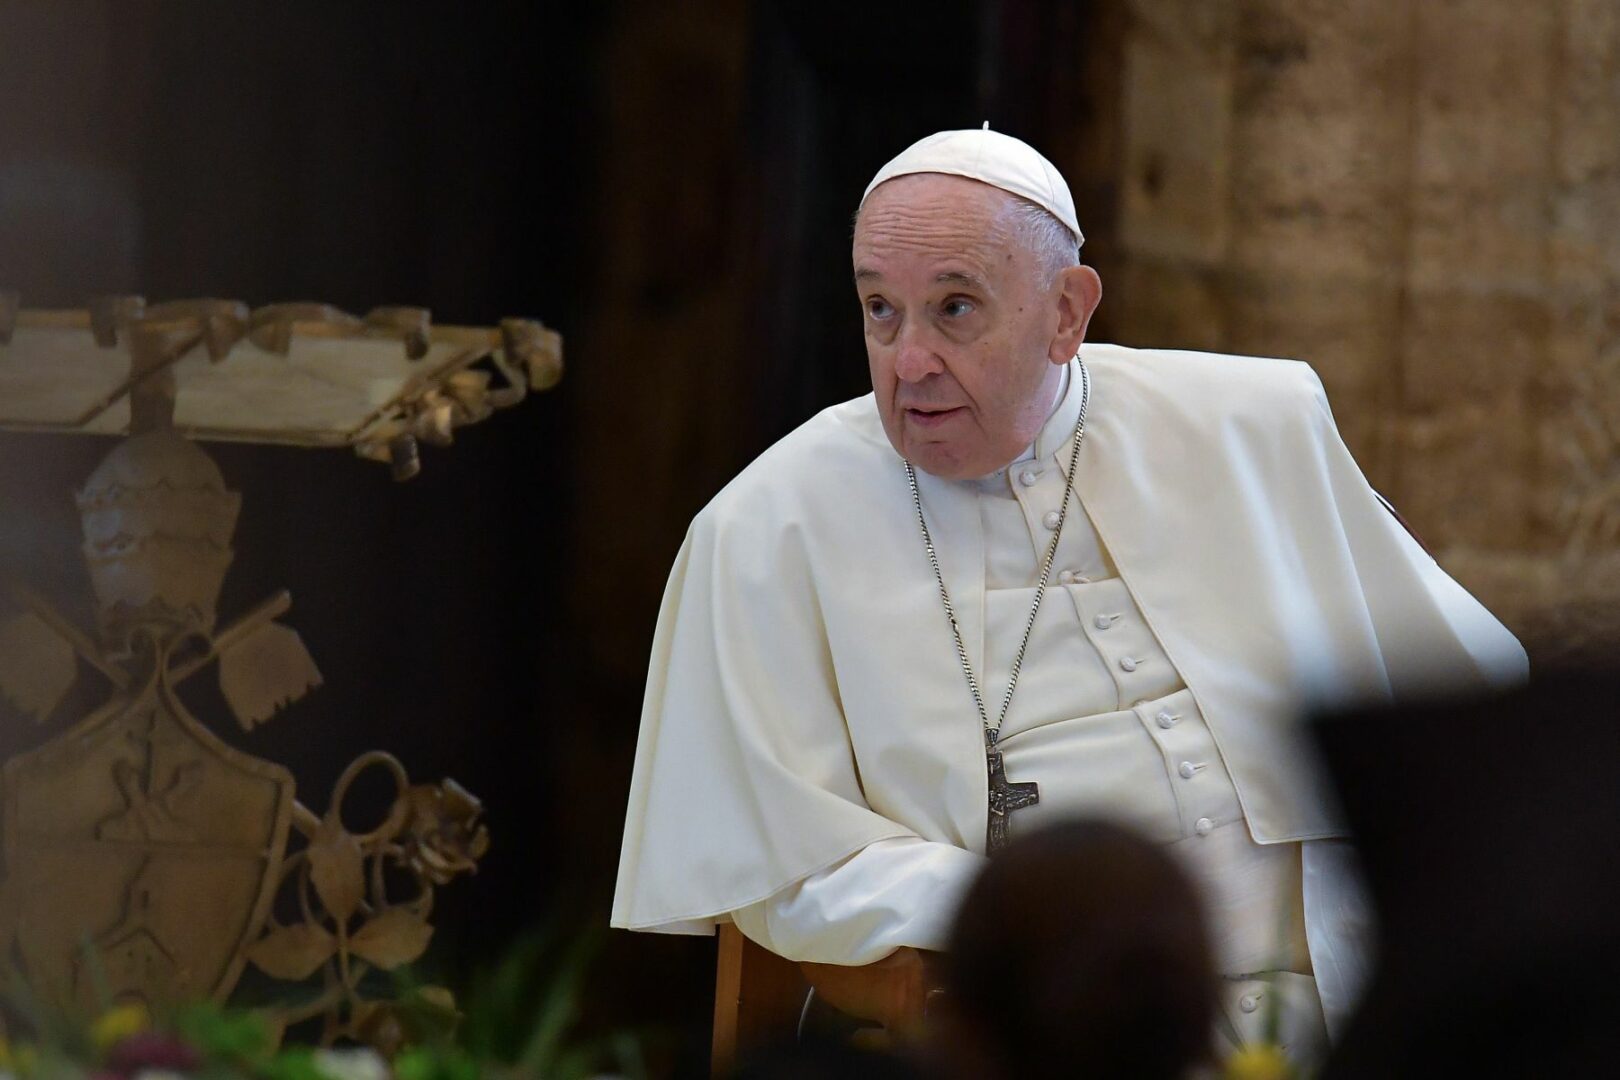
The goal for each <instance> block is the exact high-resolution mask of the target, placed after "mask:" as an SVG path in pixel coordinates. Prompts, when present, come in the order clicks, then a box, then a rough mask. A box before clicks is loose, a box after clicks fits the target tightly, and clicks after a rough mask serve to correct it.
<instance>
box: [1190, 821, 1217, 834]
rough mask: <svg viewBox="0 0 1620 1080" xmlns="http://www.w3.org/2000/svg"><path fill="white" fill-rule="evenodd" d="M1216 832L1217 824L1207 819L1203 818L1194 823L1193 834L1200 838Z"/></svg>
mask: <svg viewBox="0 0 1620 1080" xmlns="http://www.w3.org/2000/svg"><path fill="white" fill-rule="evenodd" d="M1214 831H1215V823H1214V822H1213V821H1211V820H1209V818H1207V817H1201V818H1199V819H1198V820H1197V821H1195V822H1193V832H1195V833H1197V834H1198V835H1199V836H1208V835H1209V834H1210V833H1212V832H1214Z"/></svg>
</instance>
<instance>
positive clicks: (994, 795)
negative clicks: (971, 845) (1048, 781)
mask: <svg viewBox="0 0 1620 1080" xmlns="http://www.w3.org/2000/svg"><path fill="white" fill-rule="evenodd" d="M999 739H1000V733H999V732H995V731H991V730H990V729H989V728H986V729H985V732H984V757H985V764H986V767H987V768H988V769H989V772H990V818H989V826H988V828H987V829H986V832H985V839H984V850H985V853H986V854H989V855H994V854H995V853H996V852H998V851H1000V850H1001V849H1002V848H1004V847H1006V846H1007V839H1008V836H1007V821H1008V819H1009V818H1010V817H1011V816H1012V812H1013V811H1014V810H1022V809H1023V808H1024V807H1026V806H1034V805H1035V804H1036V803H1038V802H1040V801H1041V794H1040V792H1041V789H1040V785H1039V784H1036V783H1035V782H1034V781H1029V782H1028V783H1023V784H1009V783H1008V782H1007V769H1006V767H1005V766H1004V765H1002V763H1001V750H1000V749H999V748H998V747H997V746H996V743H997V741H998V740H999Z"/></svg>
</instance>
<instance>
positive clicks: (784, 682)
mask: <svg viewBox="0 0 1620 1080" xmlns="http://www.w3.org/2000/svg"><path fill="white" fill-rule="evenodd" d="M1081 242H1082V234H1081V231H1080V227H1079V223H1078V221H1077V219H1076V215H1075V211H1074V205H1073V201H1072V198H1071V196H1070V193H1069V190H1068V187H1067V185H1066V184H1065V183H1064V181H1063V179H1062V177H1061V176H1060V175H1059V174H1058V172H1057V170H1056V169H1055V168H1054V167H1053V166H1052V165H1051V163H1050V162H1048V161H1047V160H1046V159H1045V158H1043V157H1041V156H1040V155H1039V154H1038V153H1036V152H1035V151H1034V150H1033V149H1032V148H1030V147H1029V146H1027V145H1026V144H1024V143H1022V142H1020V141H1018V140H1016V139H1012V138H1010V137H1008V136H1005V135H1002V134H999V133H996V132H992V131H989V130H988V126H986V129H985V130H974V131H954V132H941V133H939V134H937V135H934V136H930V137H929V138H926V139H924V140H922V141H921V142H918V143H916V144H915V145H913V146H912V147H910V148H909V149H907V150H906V151H905V152H903V153H902V154H900V156H899V157H897V158H895V159H894V160H893V161H891V162H890V163H889V164H888V165H886V166H884V168H883V169H882V170H881V171H880V172H879V173H878V175H877V176H876V177H875V178H874V179H873V181H872V184H871V186H870V187H868V189H867V191H866V194H865V196H864V197H863V199H862V203H861V206H860V209H859V215H858V218H857V223H856V228H855V237H854V252H853V254H854V280H855V288H856V293H857V295H858V297H859V301H860V307H861V313H862V318H863V320H864V324H865V336H866V349H867V357H868V361H869V366H870V370H871V378H872V393H871V394H869V395H867V396H865V397H862V398H860V399H858V400H855V401H850V402H846V403H845V404H842V405H837V406H834V407H832V408H829V409H827V410H825V411H824V412H822V413H820V414H819V415H817V416H815V417H814V418H812V419H811V420H809V421H808V422H807V423H805V424H804V425H803V426H801V427H800V428H799V429H797V430H796V431H794V432H793V433H792V434H790V435H788V436H787V437H786V438H784V439H783V440H782V441H781V442H779V443H777V444H776V445H775V446H773V447H772V448H771V449H770V450H768V451H766V452H765V453H764V454H763V455H761V456H760V457H759V459H758V460H756V461H755V462H754V463H753V464H751V465H750V466H749V467H748V468H747V469H745V470H744V471H743V472H742V474H741V475H739V476H738V477H737V478H736V479H735V480H734V481H733V482H732V483H731V484H729V485H728V486H727V487H726V488H725V489H724V490H723V491H722V492H720V494H719V495H717V496H716V497H715V498H714V500H713V501H712V502H711V503H710V504H709V505H708V506H707V507H706V508H705V509H704V510H703V511H702V512H701V513H700V514H699V515H698V517H697V518H696V520H694V522H693V523H692V526H691V529H690V532H689V533H688V536H687V539H686V543H685V545H684V546H683V547H682V549H681V551H680V554H679V556H678V558H677V560H676V563H675V567H674V570H673V573H672V574H671V577H670V581H669V587H668V590H667V592H666V594H665V597H664V604H663V610H662V615H661V617H660V620H659V625H658V630H657V635H656V639H655V641H654V645H653V655H652V660H651V670H650V672H649V676H648V683H647V693H646V705H645V709H644V712H643V716H642V727H641V735H640V745H639V749H638V754H637V759H636V767H635V775H634V780H633V784H632V790H631V795H630V806H629V813H628V819H627V822H626V827H625V836H624V847H623V853H622V858H621V863H620V871H619V882H618V891H617V895H616V898H615V902H614V910H613V922H614V925H616V926H621V927H627V928H630V929H634V930H651V931H662V932H670V933H712V932H713V931H714V928H715V926H716V924H717V923H720V922H724V921H731V922H733V923H735V924H736V926H737V927H738V928H740V929H741V931H742V932H743V933H744V934H746V935H747V936H748V937H750V938H752V939H753V940H754V941H757V942H758V943H760V944H761V945H763V946H765V947H766V948H768V949H770V950H772V951H773V952H775V953H777V954H780V955H781V956H783V957H787V958H789V959H793V960H799V961H806V962H811V963H816V964H826V965H851V966H853V965H869V964H874V962H878V961H882V964H883V965H884V966H886V967H888V968H890V969H893V970H894V971H896V972H898V973H900V974H899V976H898V977H900V978H902V979H904V980H908V985H909V984H915V985H920V986H924V987H925V986H926V971H927V968H926V966H925V965H923V964H921V963H918V962H916V958H917V957H919V956H922V955H925V954H926V953H927V951H929V950H937V949H940V948H941V947H942V945H943V943H944V941H945V939H946V934H947V930H948V927H949V924H950V921H951V918H952V915H953V913H954V909H955V906H956V902H957V900H958V899H959V897H960V896H961V895H962V894H963V892H964V891H965V889H966V886H967V885H968V884H969V882H970V881H971V880H972V878H973V877H974V875H975V874H977V873H978V871H979V870H980V868H981V867H982V866H983V865H984V863H985V859H986V857H987V854H989V853H993V850H994V848H995V847H997V846H999V844H1001V843H1002V842H1004V841H1005V839H1006V837H1007V836H1009V835H1017V834H1019V833H1021V832H1024V831H1026V830H1029V829H1032V828H1036V827H1038V826H1039V825H1040V824H1041V823H1042V822H1043V821H1049V820H1055V819H1057V818H1059V817H1063V816H1067V815H1079V814H1090V815H1102V816H1107V817H1110V818H1113V819H1115V820H1118V821H1121V822H1124V823H1127V824H1129V825H1131V826H1134V827H1135V828H1136V829H1138V830H1140V831H1141V832H1142V833H1143V834H1144V835H1146V836H1148V837H1150V838H1152V839H1154V840H1156V841H1158V842H1160V843H1162V844H1165V845H1167V846H1168V847H1169V848H1170V849H1171V850H1172V851H1173V852H1174V853H1175V854H1176V855H1177V856H1178V857H1179V858H1180V859H1181V860H1182V863H1183V865H1184V866H1185V867H1186V868H1187V869H1188V870H1189V871H1190V873H1191V874H1192V875H1193V877H1194V879H1195V880H1196V881H1197V882H1198V883H1199V885H1200V886H1201V890H1202V893H1203V898H1204V902H1205V909H1206V917H1207V919H1208V920H1209V923H1210V928H1211V932H1212V940H1213V942H1214V945H1215V951H1216V959H1217V962H1218V965H1219V972H1220V974H1221V975H1222V977H1223V986H1224V990H1225V993H1224V995H1223V998H1224V1003H1225V1004H1224V1015H1223V1017H1222V1018H1221V1021H1220V1023H1219V1025H1218V1027H1219V1029H1220V1030H1221V1031H1223V1032H1224V1033H1225V1034H1226V1036H1227V1037H1228V1038H1229V1039H1230V1040H1232V1041H1235V1042H1237V1041H1246V1040H1248V1039H1252V1038H1254V1037H1256V1036H1257V1035H1258V1033H1259V1031H1260V1024H1261V1019H1262V1017H1264V1016H1265V1015H1266V1014H1267V1013H1268V1012H1270V1011H1272V1010H1273V1009H1276V1010H1279V1011H1280V1013H1281V1017H1282V1030H1283V1038H1284V1041H1285V1042H1288V1043H1289V1044H1290V1045H1291V1046H1292V1047H1293V1052H1294V1053H1296V1054H1297V1055H1298V1056H1299V1057H1301V1058H1311V1057H1314V1056H1316V1055H1318V1054H1320V1052H1321V1051H1322V1049H1323V1047H1324V1046H1325V1040H1326V1039H1327V1038H1328V1037H1329V1034H1330V1032H1331V1031H1332V1029H1334V1028H1335V1027H1337V1026H1338V1024H1339V1023H1341V1022H1342V1021H1343V1019H1344V1017H1345V1014H1346V1012H1347V1010H1348V1008H1349V1006H1350V1004H1351V1003H1352V1000H1353V995H1354V991H1355V987H1356V984H1357V982H1358V980H1359V978H1360V976H1361V974H1362V969H1363V968H1364V966H1365V964H1366V962H1367V956H1366V931H1367V928H1366V925H1365V923H1366V917H1365V915H1364V912H1363V910H1362V909H1361V907H1360V906H1359V903H1358V901H1357V894H1356V892H1355V889H1354V882H1353V871H1352V869H1351V867H1350V865H1349V859H1348V856H1347V852H1346V848H1345V845H1344V844H1343V843H1342V841H1341V840H1340V839H1339V838H1341V837H1343V836H1344V832H1345V830H1344V827H1343V824H1342V823H1341V820H1340V818H1339V815H1338V813H1337V810H1336V807H1335V806H1334V803H1333V800H1332V797H1331V795H1330V794H1329V793H1328V792H1327V791H1325V790H1324V788H1323V786H1322V784H1321V782H1320V780H1319V778H1318V776H1317V775H1316V774H1315V772H1314V771H1313V763H1312V761H1311V758H1310V754H1309V751H1308V749H1307V748H1306V747H1305V745H1304V743H1303V741H1302V739H1301V737H1300V733H1299V731H1298V728H1297V724H1298V717H1299V716H1300V715H1301V714H1302V713H1303V712H1304V710H1305V708H1306V707H1307V705H1309V704H1311V703H1321V702H1324V701H1334V700H1340V699H1355V700H1358V701H1362V702H1365V701H1367V700H1380V699H1384V700H1387V699H1391V698H1394V697H1397V696H1401V695H1405V694H1410V693H1413V692H1420V691H1427V690H1429V689H1431V688H1467V687H1479V686H1486V685H1491V684H1496V683H1502V682H1509V681H1513V680H1516V679H1519V678H1522V676H1523V674H1524V670H1525V657H1524V653H1523V651H1522V650H1521V649H1520V647H1519V645H1518V643H1517V642H1516V641H1515V640H1514V639H1513V637H1512V636H1511V635H1510V634H1509V633H1508V632H1507V631H1506V630H1505V629H1504V628H1503V627H1502V626H1501V625H1500V624H1499V623H1498V622H1497V621H1496V620H1495V619H1494V618H1492V617H1491V616H1490V614H1489V613H1488V612H1486V611H1485V610H1484V608H1483V607H1481V606H1480V605H1479V604H1478V603H1477V602H1476V601H1475V600H1474V599H1473V598H1472V597H1470V596H1469V595H1468V594H1467V593H1466V592H1465V591H1464V590H1463V589H1462V588H1460V587H1459V586H1458V585H1457V584H1456V583H1455V582H1453V581H1452V580H1451V579H1450V578H1449V577H1447V576H1446V575H1445V574H1444V573H1443V572H1442V571H1441V570H1440V569H1439V567H1438V566H1437V565H1436V564H1435V562H1434V561H1433V559H1431V558H1430V557H1429V556H1428V555H1427V554H1426V553H1425V552H1424V550H1423V549H1422V547H1421V546H1420V545H1419V544H1418V543H1417V542H1416V541H1415V540H1414V539H1413V538H1412V537H1411V536H1410V535H1409V534H1408V533H1407V532H1406V530H1405V529H1404V528H1403V526H1402V525H1401V524H1400V523H1399V522H1398V519H1397V518H1396V517H1395V516H1394V515H1393V513H1392V512H1391V511H1390V510H1389V508H1388V506H1387V504H1385V503H1383V502H1382V500H1381V499H1380V497H1379V496H1378V495H1377V494H1376V493H1375V492H1374V491H1373V490H1372V489H1371V488H1370V487H1369V486H1368V484H1367V482H1366V480H1365V479H1364V478H1363V476H1362V474H1361V472H1360V471H1359V469H1358V468H1357V467H1356V465H1355V463H1354V461H1353V460H1352V459H1351V457H1350V455H1349V453H1348V451H1347V450H1346V449H1345V447H1344V445H1343V443H1342V441H1341V440H1340V438H1339V435H1338V433H1337V431H1336V429H1335V427H1334V424H1333V420H1332V417H1331V415H1330V413H1329V411H1328V406H1327V401H1326V398H1325V396H1324V394H1323V392H1322V388H1321V384H1320V382H1319V381H1318V380H1317V378H1316V376H1315V375H1314V374H1313V373H1312V372H1311V370H1310V369H1309V368H1308V367H1307V366H1306V365H1304V364H1303V363H1297V362H1293V361H1285V360H1271V359H1257V358H1250V357H1237V356H1215V355H1209V354H1200V353H1191V352H1171V351H1159V350H1139V349H1137V350H1133V349H1126V348H1121V347H1117V346H1108V345H1096V344H1083V342H1084V339H1085V335H1086V328H1087V324H1088V322H1089V320H1090V318H1091V315H1092V313H1093V312H1094V311H1095V310H1096V308H1097V305H1098V302H1099V300H1100V298H1101V291H1102V287H1101V282H1100V280H1099V278H1098V276H1097V274H1096V272H1095V271H1093V270H1092V269H1091V268H1090V267H1087V266H1083V265H1081V264H1080V262H1079V246H1080V244H1081ZM1051 902H1052V903H1053V904H1062V903H1063V897H1061V896H1053V897H1051Z"/></svg>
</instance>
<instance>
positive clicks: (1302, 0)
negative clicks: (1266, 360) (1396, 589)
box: [1075, 0, 1620, 661]
mask: <svg viewBox="0 0 1620 1080" xmlns="http://www.w3.org/2000/svg"><path fill="white" fill-rule="evenodd" d="M1094 7H1095V8H1096V9H1098V15H1099V18H1098V20H1097V22H1098V25H1099V26H1102V27H1114V28H1116V29H1114V30H1113V32H1109V33H1103V34H1100V35H1099V36H1098V37H1097V38H1096V39H1094V41H1093V44H1092V46H1091V52H1092V54H1093V55H1092V56H1091V57H1090V58H1089V60H1090V64H1091V66H1092V67H1093V68H1095V69H1100V70H1107V69H1108V67H1109V65H1113V66H1114V70H1116V71H1117V72H1118V81H1119V84H1120V89H1119V91H1118V94H1117V101H1116V103H1115V108H1114V109H1113V115H1112V116H1111V117H1104V118H1103V120H1102V122H1101V125H1100V126H1101V127H1102V129H1103V130H1101V131H1099V132H1098V133H1097V138H1098V139H1100V140H1101V141H1102V143H1103V144H1106V145H1111V146H1117V150H1116V151H1115V152H1114V154H1113V160H1112V161H1111V162H1110V163H1109V165H1110V167H1112V168H1113V169H1114V170H1115V171H1116V174H1117V176H1118V186H1117V191H1118V195H1117V200H1116V203H1115V205H1113V206H1111V207H1105V208H1096V209H1098V210H1100V211H1101V212H1102V214H1103V215H1104V216H1105V217H1111V218H1112V220H1109V221H1107V222H1106V224H1105V227H1104V229H1103V230H1102V235H1103V236H1105V237H1106V238H1107V240H1108V241H1109V242H1108V244H1107V245H1106V247H1105V249H1104V251H1103V252H1101V253H1100V255H1099V258H1098V262H1099V265H1100V267H1101V269H1102V271H1103V273H1104V276H1105V280H1106V281H1107V283H1108V285H1109V286H1110V287H1109V289H1108V293H1107V299H1106V301H1105V304H1106V305H1107V308H1108V322H1107V329H1108V330H1109V331H1110V332H1111V333H1112V335H1113V336H1114V337H1116V338H1117V339H1118V340H1121V341H1123V342H1125V343H1129V344H1143V345H1146V344H1154V345H1169V346H1180V347H1191V348H1207V349H1215V350H1222V351H1232V352H1244V353H1259V354H1269V355H1281V356H1293V357H1299V358H1303V359H1307V360H1309V361H1310V362H1311V363H1312V364H1313V365H1314V366H1315V368H1316V370H1317V371H1318V373H1319V374H1320V375H1321V377H1322V380H1323V382H1324V383H1325V384H1326V387H1327V390H1328V394H1329V398H1330V400H1331V401H1332V403H1333V406H1334V411H1335V415H1336V416H1337V417H1338V420H1339V424H1340V427H1341V428H1342V430H1343V432H1344V435H1345V437H1346V440H1347V441H1348V442H1349V444H1350V446H1351V448H1352V449H1353V450H1354V451H1355V453H1356V455H1357V457H1358V459H1359V460H1360V461H1361V462H1362V465H1363V467H1364V468H1365V470H1366V472H1367V474H1368V476H1369V478H1370V479H1371V480H1372V482H1373V484H1374V485H1375V486H1376V487H1378V488H1379V489H1380V490H1382V491H1383V492H1385V493H1386V494H1387V495H1388V496H1389V497H1390V498H1391V499H1392V500H1393V501H1394V502H1395V503H1396V504H1397V505H1398V506H1400V507H1401V509H1402V511H1403V512H1404V513H1405V515H1406V516H1407V518H1408V519H1409V520H1410V521H1411V522H1412V524H1413V525H1414V527H1415V528H1416V530H1417V531H1418V532H1419V533H1420V534H1421V535H1422V536H1423V537H1424V539H1425V540H1426V541H1427V543H1428V544H1429V546H1430V547H1431V548H1432V549H1433V550H1434V551H1435V552H1436V553H1437V555H1438V557H1439V559H1440V561H1441V563H1442V564H1443V565H1444V566H1446V567H1447V568H1448V569H1450V570H1451V571H1452V572H1453V573H1454V574H1455V575H1456V576H1457V577H1458V578H1459V579H1460V580H1462V581H1463V583H1464V584H1466V585H1467V586H1468V587H1469V588H1470V589H1471V590H1473V591H1474V592H1475V593H1476V595H1478V596H1480V597H1481V599H1483V600H1484V601H1485V602H1486V603H1487V604H1489V605H1490V606H1491V607H1492V608H1493V609H1494V610H1496V611H1497V612H1499V613H1500V614H1501V615H1502V617H1503V618H1504V619H1505V620H1506V621H1507V622H1508V623H1509V624H1510V625H1511V626H1512V627H1513V628H1514V629H1515V630H1516V631H1518V632H1519V633H1520V634H1521V635H1522V636H1524V637H1525V638H1526V640H1527V642H1528V643H1529V644H1530V646H1531V649H1532V653H1533V654H1534V655H1535V656H1536V658H1537V659H1538V660H1543V661H1545V660H1556V659H1564V658H1569V657H1572V656H1574V655H1578V654H1586V655H1590V654H1593V653H1596V652H1598V651H1601V650H1603V649H1604V648H1605V643H1607V645H1608V647H1610V648H1612V646H1613V643H1614V642H1615V641H1616V640H1620V638H1617V637H1616V636H1615V635H1616V633H1617V632H1620V553H1617V550H1616V549H1617V547H1620V453H1617V445H1620V3H1616V2H1615V0H1546V2H1538V3H1533V4H1526V3H1523V2H1522V0H1109V2H1106V3H1099V4H1096V5H1094ZM1075 164H1076V165H1079V164H1081V163H1080V162H1076V163H1075ZM1083 164H1084V165H1085V166H1086V167H1089V168H1092V169H1095V168H1096V162H1094V161H1087V162H1084V163H1083ZM1086 212H1087V211H1086V210H1082V214H1083V215H1085V214H1086Z"/></svg>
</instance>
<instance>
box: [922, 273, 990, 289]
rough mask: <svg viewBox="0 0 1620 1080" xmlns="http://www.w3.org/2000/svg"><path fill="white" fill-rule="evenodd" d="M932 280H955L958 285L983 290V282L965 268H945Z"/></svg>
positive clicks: (943, 281) (942, 281) (941, 281)
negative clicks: (945, 269)
mask: <svg viewBox="0 0 1620 1080" xmlns="http://www.w3.org/2000/svg"><path fill="white" fill-rule="evenodd" d="M934 280H935V281H937V282H940V283H945V282H955V283H956V284H958V285H966V286H967V287H968V288H970V289H977V290H979V291H980V292H983V291H984V282H982V281H980V280H979V279H978V278H976V277H974V276H973V275H972V274H970V273H968V272H967V271H965V270H947V271H945V272H944V273H943V274H940V275H938V276H937V277H935V278H934Z"/></svg>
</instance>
